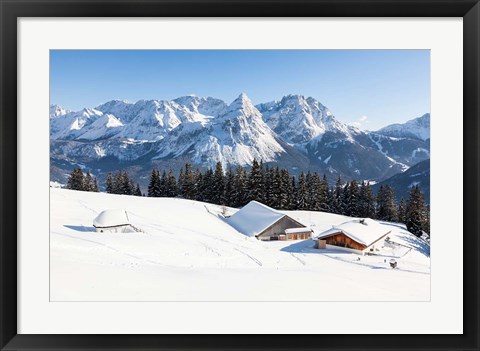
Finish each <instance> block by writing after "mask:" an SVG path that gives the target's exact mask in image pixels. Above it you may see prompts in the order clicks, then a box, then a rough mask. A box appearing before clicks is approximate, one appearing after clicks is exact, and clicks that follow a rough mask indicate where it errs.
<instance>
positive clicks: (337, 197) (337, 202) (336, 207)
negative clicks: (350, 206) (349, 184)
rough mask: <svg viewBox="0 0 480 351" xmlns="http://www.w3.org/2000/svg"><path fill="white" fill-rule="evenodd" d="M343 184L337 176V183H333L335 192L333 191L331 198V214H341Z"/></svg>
mask: <svg viewBox="0 0 480 351" xmlns="http://www.w3.org/2000/svg"><path fill="white" fill-rule="evenodd" d="M343 190H344V189H343V182H342V178H340V176H338V179H337V182H336V183H335V190H334V191H333V196H332V203H333V205H332V212H333V213H336V214H343V213H344V207H343Z"/></svg>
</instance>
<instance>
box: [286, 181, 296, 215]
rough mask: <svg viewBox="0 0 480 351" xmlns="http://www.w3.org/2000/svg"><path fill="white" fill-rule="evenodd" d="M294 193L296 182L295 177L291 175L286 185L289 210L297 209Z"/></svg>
mask: <svg viewBox="0 0 480 351" xmlns="http://www.w3.org/2000/svg"><path fill="white" fill-rule="evenodd" d="M296 194H297V182H296V181H295V177H294V176H292V177H291V179H290V182H289V185H288V209H289V210H296V209H298V204H297V198H296Z"/></svg>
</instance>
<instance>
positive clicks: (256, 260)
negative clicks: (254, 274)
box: [235, 248, 263, 266]
mask: <svg viewBox="0 0 480 351" xmlns="http://www.w3.org/2000/svg"><path fill="white" fill-rule="evenodd" d="M235 250H236V251H238V252H240V253H241V254H242V255H245V256H247V257H248V258H249V259H251V260H252V261H253V262H255V263H256V264H258V265H259V266H263V264H262V262H260V261H259V260H258V259H256V258H255V257H253V256H250V255H249V254H248V253H246V252H244V251H242V250H239V249H237V248H235Z"/></svg>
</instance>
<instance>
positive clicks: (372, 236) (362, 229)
mask: <svg viewBox="0 0 480 351" xmlns="http://www.w3.org/2000/svg"><path fill="white" fill-rule="evenodd" d="M339 232H341V233H343V234H345V235H346V236H348V237H349V238H351V239H353V240H355V241H356V242H357V243H359V244H363V245H365V246H367V247H368V246H370V245H372V244H373V243H374V242H375V241H377V240H378V239H380V238H382V237H383V236H385V235H387V234H388V233H390V230H389V229H388V228H385V226H383V225H381V224H380V223H378V222H376V221H374V220H373V219H370V218H365V219H354V220H351V221H348V222H344V223H342V224H339V225H336V226H332V228H330V229H328V230H326V231H324V232H322V233H320V234H318V235H317V236H316V239H322V238H325V237H328V236H330V235H332V234H335V233H339Z"/></svg>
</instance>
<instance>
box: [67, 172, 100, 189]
mask: <svg viewBox="0 0 480 351" xmlns="http://www.w3.org/2000/svg"><path fill="white" fill-rule="evenodd" d="M66 188H67V189H71V190H81V191H93V192H98V183H97V178H95V177H92V175H91V174H90V172H87V173H85V174H83V172H82V169H81V168H74V169H73V171H72V172H71V173H70V175H69V177H68V180H67V185H66Z"/></svg>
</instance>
